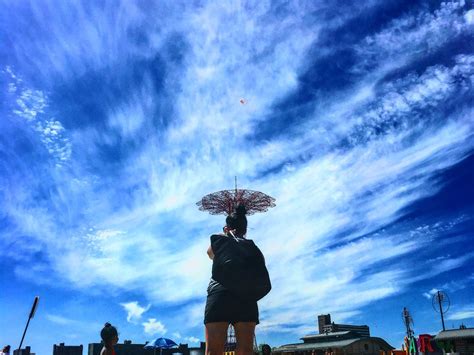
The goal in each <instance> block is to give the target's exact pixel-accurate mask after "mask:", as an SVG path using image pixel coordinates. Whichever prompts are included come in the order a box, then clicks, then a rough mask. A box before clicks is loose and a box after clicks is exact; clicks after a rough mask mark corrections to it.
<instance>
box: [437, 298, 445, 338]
mask: <svg viewBox="0 0 474 355" xmlns="http://www.w3.org/2000/svg"><path fill="white" fill-rule="evenodd" d="M441 297H443V296H442V295H441V294H440V292H439V291H438V303H439V313H441V323H442V324H443V330H446V329H445V328H444V316H443V305H442V304H441Z"/></svg>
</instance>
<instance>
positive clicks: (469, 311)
mask: <svg viewBox="0 0 474 355" xmlns="http://www.w3.org/2000/svg"><path fill="white" fill-rule="evenodd" d="M452 311H454V310H452ZM452 311H451V312H449V313H448V314H447V316H446V319H448V320H462V319H474V305H472V304H471V305H466V306H464V307H462V309H461V310H458V311H455V312H452Z"/></svg>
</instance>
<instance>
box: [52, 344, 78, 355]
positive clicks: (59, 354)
mask: <svg viewBox="0 0 474 355" xmlns="http://www.w3.org/2000/svg"><path fill="white" fill-rule="evenodd" d="M82 350H83V348H82V345H64V343H60V344H59V345H56V344H54V345H53V355H82Z"/></svg>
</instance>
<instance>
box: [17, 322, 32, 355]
mask: <svg viewBox="0 0 474 355" xmlns="http://www.w3.org/2000/svg"><path fill="white" fill-rule="evenodd" d="M30 319H31V318H30V317H28V322H26V327H25V331H24V332H23V336H22V337H21V342H20V346H19V347H18V355H20V350H21V346H22V345H23V340H24V339H25V335H26V330H27V329H28V325H29V324H30Z"/></svg>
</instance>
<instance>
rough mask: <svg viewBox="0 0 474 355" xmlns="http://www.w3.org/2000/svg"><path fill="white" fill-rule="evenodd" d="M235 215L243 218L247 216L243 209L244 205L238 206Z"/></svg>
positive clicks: (245, 210)
mask: <svg viewBox="0 0 474 355" xmlns="http://www.w3.org/2000/svg"><path fill="white" fill-rule="evenodd" d="M235 214H236V215H237V216H245V215H246V214H247V209H246V208H245V205H242V204H239V205H238V206H237V208H236V209H235Z"/></svg>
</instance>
